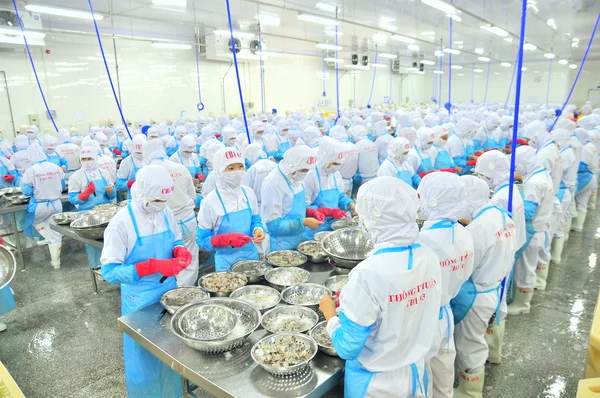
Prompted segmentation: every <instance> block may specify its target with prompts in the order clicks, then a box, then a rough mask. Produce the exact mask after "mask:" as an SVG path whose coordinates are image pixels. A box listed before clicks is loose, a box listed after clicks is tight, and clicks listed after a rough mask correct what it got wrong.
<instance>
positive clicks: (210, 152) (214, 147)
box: [205, 141, 225, 163]
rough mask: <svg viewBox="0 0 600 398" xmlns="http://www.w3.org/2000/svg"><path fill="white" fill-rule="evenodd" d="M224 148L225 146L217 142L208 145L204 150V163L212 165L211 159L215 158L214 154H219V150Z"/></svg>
mask: <svg viewBox="0 0 600 398" xmlns="http://www.w3.org/2000/svg"><path fill="white" fill-rule="evenodd" d="M224 147H225V145H223V143H222V142H218V141H217V142H215V143H213V144H211V145H209V146H208V148H206V152H205V155H206V161H207V162H210V163H212V159H213V157H214V156H215V153H217V152H219V150H220V149H221V148H224Z"/></svg>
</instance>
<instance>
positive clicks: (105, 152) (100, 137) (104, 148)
mask: <svg viewBox="0 0 600 398" xmlns="http://www.w3.org/2000/svg"><path fill="white" fill-rule="evenodd" d="M141 135H143V134H141ZM96 141H98V144H100V155H102V156H106V157H107V158H110V159H113V158H114V155H113V153H112V152H111V151H110V150H109V149H108V139H107V138H106V134H104V133H97V134H96ZM129 150H130V152H131V144H129Z"/></svg>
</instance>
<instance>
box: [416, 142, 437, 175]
mask: <svg viewBox="0 0 600 398" xmlns="http://www.w3.org/2000/svg"><path fill="white" fill-rule="evenodd" d="M415 151H417V155H419V158H421V164H420V165H419V169H418V170H417V174H419V173H424V172H427V171H431V170H433V164H432V163H431V158H430V157H428V158H427V159H423V156H421V152H420V151H419V149H418V148H417V147H415Z"/></svg>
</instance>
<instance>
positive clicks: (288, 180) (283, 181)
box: [261, 145, 322, 250]
mask: <svg viewBox="0 0 600 398" xmlns="http://www.w3.org/2000/svg"><path fill="white" fill-rule="evenodd" d="M315 163H316V158H315V156H314V152H313V150H312V149H310V148H308V147H307V146H306V145H300V146H297V147H293V148H291V149H290V150H289V151H287V152H286V153H285V155H284V156H283V160H282V161H281V162H280V163H279V165H278V166H277V168H276V169H274V170H273V171H271V173H270V174H269V175H268V176H267V178H265V180H264V182H263V185H262V191H261V198H262V203H261V216H262V219H263V221H264V222H265V226H266V227H267V230H268V233H269V235H270V237H271V250H282V249H287V250H290V249H292V250H293V249H296V247H298V244H300V243H301V242H302V241H304V240H305V229H304V227H307V228H310V229H312V230H316V229H317V228H318V227H319V225H321V224H322V221H319V220H317V219H316V218H313V217H311V216H310V215H308V213H307V205H306V194H305V192H304V185H303V181H304V179H305V178H306V176H307V174H308V172H309V171H310V170H312V169H313V168H314V167H315ZM307 216H308V217H307Z"/></svg>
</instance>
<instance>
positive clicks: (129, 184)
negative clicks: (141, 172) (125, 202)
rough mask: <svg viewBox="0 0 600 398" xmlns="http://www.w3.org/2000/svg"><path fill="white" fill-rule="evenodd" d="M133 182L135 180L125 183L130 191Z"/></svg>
mask: <svg viewBox="0 0 600 398" xmlns="http://www.w3.org/2000/svg"><path fill="white" fill-rule="evenodd" d="M134 182H135V180H131V181H127V188H129V189H131V186H132V185H133V183H134Z"/></svg>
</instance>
